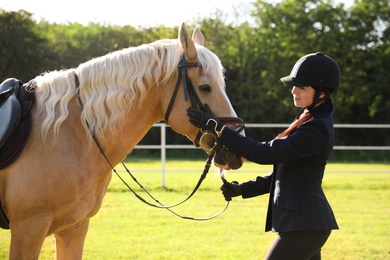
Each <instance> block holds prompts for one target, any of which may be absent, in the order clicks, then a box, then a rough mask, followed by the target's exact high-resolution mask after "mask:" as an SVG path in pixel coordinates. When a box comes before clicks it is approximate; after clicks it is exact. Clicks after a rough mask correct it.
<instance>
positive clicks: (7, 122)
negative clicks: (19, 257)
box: [0, 78, 35, 229]
mask: <svg viewBox="0 0 390 260" xmlns="http://www.w3.org/2000/svg"><path fill="white" fill-rule="evenodd" d="M34 90H35V81H30V82H28V83H26V84H23V82H22V81H20V80H17V79H14V78H10V79H7V80H5V81H4V82H3V83H1V84H0V122H1V123H0V169H4V168H5V167H7V166H9V165H10V164H11V163H13V162H14V161H15V160H16V158H17V157H18V156H19V155H20V153H21V152H22V150H23V148H24V146H25V144H26V142H27V138H28V136H29V133H30V129H31V113H30V109H31V106H32V105H33V104H34V101H35V95H34ZM0 228H4V229H9V221H8V219H7V217H6V216H5V214H4V211H3V208H2V205H1V201H0Z"/></svg>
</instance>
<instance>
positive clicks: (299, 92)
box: [291, 86, 316, 107]
mask: <svg viewBox="0 0 390 260" xmlns="http://www.w3.org/2000/svg"><path fill="white" fill-rule="evenodd" d="M315 92H316V91H315V89H314V88H312V87H310V86H307V87H295V86H294V87H293V88H292V90H291V94H292V95H293V99H294V106H296V107H307V106H310V105H311V104H313V99H314V94H315Z"/></svg>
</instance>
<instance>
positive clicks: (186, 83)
mask: <svg viewBox="0 0 390 260" xmlns="http://www.w3.org/2000/svg"><path fill="white" fill-rule="evenodd" d="M198 66H199V65H198V63H197V62H187V60H186V58H185V56H184V55H183V56H182V57H181V60H180V62H179V64H178V72H179V75H178V78H177V81H176V86H175V89H174V91H173V94H172V98H171V100H170V102H169V104H168V107H167V111H166V113H165V123H166V124H168V118H169V115H170V113H171V111H172V108H173V105H174V101H175V99H176V96H177V92H178V90H179V87H180V82H181V81H182V82H183V88H184V99H185V101H186V102H188V100H190V101H191V104H192V105H196V106H198V107H199V109H201V110H203V111H207V109H206V107H205V106H204V105H203V104H202V102H201V100H200V98H199V96H198V95H197V93H196V91H195V88H194V86H193V85H192V82H191V80H190V79H189V78H188V76H187V68H189V67H198ZM75 83H76V90H77V91H76V93H77V97H78V101H79V104H80V106H81V107H83V104H82V102H81V98H80V95H79V90H80V89H79V88H80V81H79V78H78V76H77V74H76V73H75ZM208 112H211V111H208ZM218 119H219V120H220V121H221V122H223V123H224V124H227V126H229V125H236V126H237V125H238V129H235V131H237V132H241V131H242V130H243V129H244V128H245V126H244V124H243V121H242V119H241V118H230V117H229V118H218ZM230 128H232V127H230ZM90 134H91V136H92V138H93V140H94V141H95V143H96V145H97V147H98V148H99V150H100V152H101V154H102V155H103V157H104V158H105V160H106V161H107V163H108V164H109V165H110V167H111V169H112V170H113V171H114V173H115V174H116V175H117V176H118V177H119V179H120V180H121V181H122V182H123V183H124V184H125V185H126V187H127V188H128V189H129V190H130V191H131V192H132V193H133V194H134V195H135V196H136V198H138V199H139V200H141V201H142V202H144V203H145V204H147V205H149V206H152V207H155V208H163V209H167V210H168V211H169V212H171V213H172V214H174V215H176V216H178V217H180V218H183V219H189V220H200V221H202V220H210V219H213V218H215V217H217V216H219V215H221V214H222V213H223V212H224V211H225V210H226V209H227V207H228V206H229V201H227V203H226V206H225V207H224V208H223V209H222V210H221V211H220V212H219V213H217V214H215V215H213V216H211V217H206V218H194V217H188V216H182V215H180V214H178V213H176V212H174V211H173V210H172V209H171V208H173V207H176V206H178V205H180V204H182V203H184V202H186V201H187V200H188V199H189V198H191V197H192V196H193V195H194V194H195V192H196V191H197V190H198V188H199V187H200V185H201V184H202V182H203V180H204V179H205V178H206V176H207V173H208V172H209V169H210V166H211V162H212V159H213V158H214V155H215V152H214V151H213V152H211V153H209V155H208V158H207V161H206V164H205V166H204V169H203V172H202V174H201V176H200V178H199V180H198V183H197V184H196V186H195V187H194V189H193V191H192V192H191V193H190V195H188V197H187V198H185V199H184V200H182V201H181V202H178V203H176V204H173V205H169V206H166V205H164V204H162V203H161V202H160V201H159V200H157V199H156V198H155V197H153V196H152V195H151V193H150V192H148V191H147V190H146V189H145V188H144V187H143V186H142V184H140V183H139V182H138V180H137V179H136V178H135V177H134V175H133V174H132V173H131V172H130V170H129V169H128V168H127V167H126V165H125V164H124V162H123V160H122V161H121V163H122V165H123V167H124V168H125V170H126V172H127V173H128V174H129V176H130V177H131V178H132V179H133V181H134V182H135V183H137V184H138V186H139V187H140V188H141V189H142V190H143V191H144V192H146V194H147V195H148V196H149V197H150V198H151V199H153V200H154V201H155V202H156V203H157V204H153V203H150V202H148V201H146V200H145V199H144V198H142V197H141V196H140V195H139V194H138V193H136V192H135V190H134V189H133V188H131V187H130V185H129V184H128V183H127V182H126V181H125V180H124V179H123V178H122V177H121V176H120V175H119V173H118V172H117V171H116V170H115V168H114V166H113V165H112V164H111V162H110V161H109V159H108V157H107V156H106V154H105V152H104V150H103V148H102V147H101V146H100V144H99V142H98V140H97V138H96V136H95V135H94V133H92V132H91V133H90ZM203 134H204V133H202V132H201V131H200V130H199V132H198V135H197V137H196V139H195V140H194V145H195V146H199V144H198V142H199V140H200V138H201V136H202V135H203ZM213 149H214V147H213ZM221 178H222V181H223V182H224V183H226V180H225V178H224V177H222V175H221Z"/></svg>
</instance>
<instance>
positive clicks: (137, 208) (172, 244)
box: [0, 160, 390, 260]
mask: <svg viewBox="0 0 390 260" xmlns="http://www.w3.org/2000/svg"><path fill="white" fill-rule="evenodd" d="M203 164H204V162H202V161H195V162H190V161H172V160H171V161H169V162H167V165H166V168H167V169H168V171H167V173H166V175H165V187H161V173H159V172H155V170H157V171H158V170H159V169H161V165H160V162H159V161H148V160H134V161H133V162H131V163H128V164H127V165H128V167H129V169H130V170H132V172H133V173H134V174H135V175H136V177H137V179H138V180H139V181H140V182H141V183H142V184H143V185H144V186H145V187H146V188H147V189H148V190H149V191H150V192H151V193H152V194H153V195H154V196H155V197H157V198H158V199H159V200H160V201H161V202H163V203H166V204H172V203H175V202H178V201H180V200H182V199H184V198H185V197H186V196H187V195H188V194H189V193H190V192H191V191H192V189H193V187H194V186H195V184H196V182H197V181H198V178H199V175H200V173H201V171H202V169H203ZM118 169H120V167H118ZM183 169H186V170H183ZM146 170H151V171H153V172H145V171H146ZM181 170H183V171H181ZM270 170H271V166H260V165H256V164H252V163H248V162H247V163H246V164H245V165H244V167H243V169H241V170H238V171H231V172H229V173H228V174H227V179H228V180H229V181H232V180H237V181H246V180H249V179H252V178H254V177H255V176H256V175H264V174H267V173H268V172H269V171H270ZM215 172H216V170H215V169H213V168H212V169H211V170H210V173H209V175H208V176H207V178H206V179H205V181H204V183H203V184H202V186H201V187H200V189H199V190H198V192H197V193H196V194H195V195H194V196H193V197H192V198H191V199H190V200H189V201H187V202H186V203H184V204H183V205H181V206H179V207H177V208H175V210H176V211H177V212H178V213H180V214H183V215H186V216H192V217H207V216H210V215H213V214H215V213H217V212H219V211H220V210H221V209H222V208H223V207H224V206H225V201H224V199H223V197H222V195H221V193H220V191H219V186H220V184H221V180H220V179H219V177H218V176H217V174H215ZM122 175H123V176H126V175H124V174H122ZM126 180H127V181H128V182H129V184H130V186H131V187H133V188H134V189H135V190H136V191H137V192H138V191H139V192H140V194H141V195H142V196H146V195H145V194H144V193H142V192H141V190H140V188H139V187H137V186H136V185H135V184H134V183H133V182H132V181H131V180H130V178H127V177H126ZM323 187H324V190H325V193H326V195H327V197H328V200H329V201H330V203H331V205H332V207H333V210H334V213H335V215H336V218H337V221H338V224H339V226H340V230H337V231H334V232H333V233H332V235H331V236H330V238H329V240H328V242H327V244H326V245H325V246H324V248H323V251H322V255H323V259H332V260H333V259H351V260H352V259H353V260H355V259H358V260H359V259H362V260H363V259H364V260H367V259H378V260H382V259H390V237H389V233H390V201H389V200H390V165H388V164H336V163H331V164H329V165H328V166H327V170H326V175H325V178H324V181H323ZM145 198H146V197H145ZM267 201H268V195H265V196H261V197H256V198H252V199H246V200H243V199H241V198H234V199H233V201H232V202H231V203H230V205H229V208H228V209H227V211H226V212H225V213H223V214H222V215H221V216H219V217H217V218H215V219H213V220H209V221H192V220H184V219H180V218H178V217H176V216H174V215H172V214H171V213H169V212H168V211H167V210H164V209H156V208H153V207H149V206H147V205H145V204H143V203H142V202H141V201H139V200H138V199H137V198H135V196H133V194H132V193H131V192H129V191H128V190H127V188H126V186H125V185H124V184H122V183H121V182H120V180H119V179H118V177H117V176H115V175H113V179H112V182H111V184H110V186H109V189H108V192H107V195H106V197H105V199H104V202H103V205H102V208H101V210H100V212H99V213H98V214H97V215H96V216H95V217H93V218H92V220H91V224H90V229H89V232H88V235H87V239H86V245H85V250H84V259H93V260H96V259H99V260H103V259H143V260H144V259H150V260H151V259H153V260H156V259H224V260H225V259H232V260H233V259H235V260H236V259H245V260H247V259H249V260H250V259H262V258H263V257H264V255H265V253H266V251H267V249H268V247H269V245H270V244H271V242H272V240H273V238H274V237H275V233H270V232H267V233H265V232H264V224H265V214H266V207H267ZM9 238H10V232H9V231H8V230H0V259H7V258H8V253H9ZM54 254H55V253H54V242H53V238H52V237H51V236H50V237H48V238H47V239H46V241H45V244H44V247H43V249H42V253H41V257H40V259H54V258H55V257H54Z"/></svg>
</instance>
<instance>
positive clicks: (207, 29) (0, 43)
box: [0, 0, 390, 159]
mask: <svg viewBox="0 0 390 260" xmlns="http://www.w3.org/2000/svg"><path fill="white" fill-rule="evenodd" d="M253 7H254V8H253V9H252V10H253V11H252V13H251V18H252V19H251V22H240V23H238V22H235V23H233V22H228V20H227V19H226V18H227V17H226V14H224V13H222V12H221V11H219V10H215V12H214V13H211V14H210V17H204V18H199V19H197V20H195V21H184V22H186V23H187V25H188V27H189V28H190V29H193V28H194V27H195V25H199V26H200V27H201V30H202V32H203V34H204V35H205V40H206V42H205V45H206V47H208V48H209V49H210V50H212V51H213V52H215V53H216V54H217V55H218V56H219V57H220V59H221V61H222V63H223V65H224V67H225V68H226V77H227V79H226V85H227V93H228V96H229V98H230V100H231V102H232V104H233V106H234V107H235V109H236V111H237V113H238V114H239V116H240V117H242V118H243V119H244V120H245V122H248V123H289V122H291V120H292V119H293V117H294V116H295V114H296V113H297V110H296V109H294V108H293V103H292V99H291V94H290V92H289V91H290V89H289V88H288V87H286V86H284V85H283V84H282V83H281V82H280V81H279V78H280V77H282V76H285V75H288V74H289V73H290V70H291V68H292V66H293V65H294V63H295V61H296V60H297V59H298V58H299V57H301V56H303V55H304V54H307V53H310V52H316V51H321V52H324V53H326V54H328V55H329V56H331V57H333V58H334V59H335V60H336V61H337V62H338V64H339V65H340V67H341V72H342V84H341V89H340V91H339V92H338V93H337V95H336V97H335V98H334V103H335V107H336V111H335V123H342V124H344V123H351V124H389V123H390V72H389V69H390V67H389V64H390V37H389V36H390V30H389V26H390V24H389V21H390V19H389V16H390V5H389V1H388V0H376V1H372V0H359V1H357V2H356V3H355V4H354V5H352V6H351V7H349V8H346V7H345V6H344V5H343V4H335V3H334V2H333V1H330V0H313V1H303V0H284V1H281V2H279V3H277V4H270V3H268V2H267V1H260V0H257V1H256V2H254V3H253ZM239 15H240V14H239V13H237V17H239ZM237 20H239V19H237ZM229 21H231V19H229ZM178 27H179V25H178V26H177V27H165V26H156V27H133V26H130V25H128V26H115V25H107V24H99V23H90V24H88V25H87V26H84V25H81V24H78V23H68V24H56V23H49V22H47V21H40V22H36V21H35V20H33V19H32V14H31V13H28V12H26V11H23V10H20V11H18V12H8V11H4V10H0V81H3V80H4V79H6V78H9V77H16V78H19V79H21V80H23V81H28V80H29V79H31V78H33V77H35V76H36V75H38V74H40V73H42V72H44V71H50V70H58V69H67V68H72V67H76V66H78V65H79V64H80V63H82V62H85V61H87V60H89V59H91V58H93V57H97V56H101V55H104V54H106V53H108V52H111V51H115V50H118V49H122V48H126V47H129V46H138V45H140V44H143V43H149V42H152V41H155V40H158V39H162V38H177V32H178ZM280 130H281V129H257V130H255V129H248V131H247V133H248V135H250V136H253V137H255V138H257V139H259V140H268V139H270V138H272V137H273V136H274V135H275V134H276V133H277V131H280ZM158 137H159V134H153V133H151V134H150V137H149V138H146V140H144V142H146V143H149V142H150V143H153V142H155V139H158ZM169 138H170V139H171V140H170V141H169V142H172V143H176V142H182V140H181V139H180V137H178V136H177V135H170V136H169ZM336 144H337V145H387V146H388V145H390V130H389V129H362V130H358V129H338V130H337V141H336ZM389 153H390V152H388V151H384V152H382V153H381V156H382V155H384V157H385V158H387V159H388V158H389V157H390V156H389ZM359 154H363V156H364V157H367V156H370V155H371V154H372V153H368V152H364V151H360V152H359ZM382 157H383V156H382ZM382 157H381V158H382ZM372 159H375V158H372Z"/></svg>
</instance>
